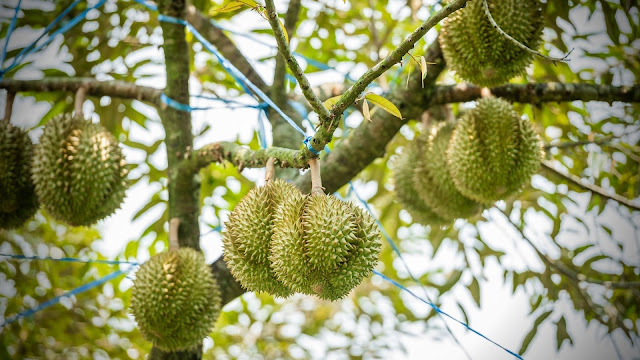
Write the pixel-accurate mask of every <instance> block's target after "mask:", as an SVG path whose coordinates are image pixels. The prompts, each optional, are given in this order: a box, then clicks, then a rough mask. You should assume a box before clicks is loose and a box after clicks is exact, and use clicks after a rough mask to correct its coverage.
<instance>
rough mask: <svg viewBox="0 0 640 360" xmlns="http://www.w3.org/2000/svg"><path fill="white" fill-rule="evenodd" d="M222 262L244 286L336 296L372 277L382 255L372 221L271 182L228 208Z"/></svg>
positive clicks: (353, 209) (327, 198)
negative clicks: (231, 208)
mask: <svg viewBox="0 0 640 360" xmlns="http://www.w3.org/2000/svg"><path fill="white" fill-rule="evenodd" d="M225 227H226V230H225V232H224V233H223V243H224V252H223V256H224V260H225V262H226V264H227V266H228V267H229V269H230V270H231V273H232V274H233V276H234V277H235V279H236V280H237V281H238V282H239V283H240V284H241V285H242V286H243V287H244V288H246V289H247V290H249V291H256V292H261V291H264V292H268V293H270V294H272V295H275V296H280V297H287V296H289V295H291V294H293V293H295V292H299V293H303V294H308V295H317V296H318V297H320V298H322V299H327V300H337V299H340V298H343V297H344V296H346V295H347V294H348V293H349V292H350V291H351V290H352V289H353V288H354V287H356V286H357V285H358V284H360V282H361V281H362V280H363V279H364V278H365V277H366V276H368V275H369V274H370V273H371V271H372V270H373V267H374V266H375V264H376V263H377V260H378V255H379V253H380V233H379V231H378V228H377V226H376V222H375V219H373V217H371V215H369V214H368V213H366V212H364V211H362V209H360V208H359V207H357V206H355V205H353V204H351V203H349V202H344V201H341V200H339V199H338V198H336V197H334V196H332V195H325V194H312V195H305V194H302V193H301V192H300V191H299V190H298V189H297V188H296V187H295V186H293V185H291V184H289V183H287V182H285V181H282V180H274V181H271V182H269V183H267V184H266V185H265V186H261V187H256V188H254V189H252V190H251V191H250V192H249V193H248V194H247V195H246V196H245V197H244V198H243V199H242V200H241V201H240V202H239V203H238V205H236V207H235V208H234V209H233V211H232V212H231V215H230V216H229V220H228V221H227V223H226V224H225Z"/></svg>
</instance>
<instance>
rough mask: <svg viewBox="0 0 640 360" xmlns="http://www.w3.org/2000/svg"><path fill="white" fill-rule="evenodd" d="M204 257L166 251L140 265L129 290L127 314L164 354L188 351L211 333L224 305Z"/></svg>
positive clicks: (186, 251) (191, 251)
mask: <svg viewBox="0 0 640 360" xmlns="http://www.w3.org/2000/svg"><path fill="white" fill-rule="evenodd" d="M221 304H222V300H221V297H220V289H219V287H218V283H217V282H216V280H215V279H214V277H213V274H212V272H211V268H210V267H209V266H208V265H207V264H206V263H205V261H204V256H203V255H202V253H200V252H199V251H196V250H194V249H192V248H186V247H185V248H180V249H178V250H169V251H167V252H163V253H160V254H157V255H155V256H153V257H152V258H151V259H149V260H148V261H147V262H146V263H144V264H142V265H141V266H140V269H138V271H137V272H136V279H135V281H134V282H133V288H132V289H131V314H132V315H133V317H134V318H135V320H136V322H137V323H138V328H139V329H140V332H141V333H142V335H143V337H144V338H145V339H147V340H148V341H150V342H152V343H153V345H155V346H157V347H158V348H160V349H161V350H164V351H176V350H186V349H190V348H193V347H195V346H197V345H198V344H199V343H200V342H201V341H202V339H203V338H204V337H205V336H207V335H209V333H210V332H211V329H212V328H213V325H214V324H215V322H216V319H217V318H218V315H219V314H220V309H221V307H222V305H221Z"/></svg>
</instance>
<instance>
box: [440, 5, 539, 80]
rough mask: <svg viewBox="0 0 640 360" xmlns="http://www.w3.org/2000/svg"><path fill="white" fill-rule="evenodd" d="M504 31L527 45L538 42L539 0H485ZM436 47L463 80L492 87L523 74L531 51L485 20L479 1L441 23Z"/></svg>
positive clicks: (487, 19)
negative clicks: (437, 46) (438, 46)
mask: <svg viewBox="0 0 640 360" xmlns="http://www.w3.org/2000/svg"><path fill="white" fill-rule="evenodd" d="M487 3H488V6H489V12H490V13H491V16H492V17H493V19H494V20H495V22H496V23H497V24H498V26H500V28H501V29H502V30H504V32H506V33H507V34H509V35H510V36H512V37H513V38H514V39H516V40H518V41H519V42H520V43H521V44H524V45H526V46H527V47H528V48H530V49H533V50H537V49H538V47H539V46H540V43H541V41H542V29H543V28H544V23H543V22H544V16H542V10H541V8H540V1H539V0H487ZM439 38H440V46H441V48H442V53H443V55H444V58H445V60H446V63H447V65H448V66H449V67H450V68H451V69H453V70H455V72H456V74H457V75H458V76H459V77H461V78H462V79H464V80H467V81H469V82H472V83H474V84H477V85H480V86H496V85H500V84H504V83H506V82H508V81H509V80H510V79H512V78H513V77H515V76H518V75H520V74H522V73H524V71H525V68H526V67H527V65H529V64H530V63H531V61H532V57H533V56H532V54H531V53H529V52H527V51H526V50H523V49H521V48H519V47H518V46H517V45H516V44H514V43H513V42H512V41H511V40H509V39H507V38H506V37H504V36H503V35H502V34H500V33H499V32H498V30H497V29H495V28H494V27H493V26H492V25H491V23H490V22H489V18H488V17H487V16H486V15H485V12H484V9H483V2H482V0H474V1H469V2H468V3H467V4H466V6H465V7H464V8H463V9H461V10H458V11H456V12H455V13H453V14H452V15H451V16H449V17H448V18H447V19H445V20H444V22H443V24H442V29H441V31H440V35H439Z"/></svg>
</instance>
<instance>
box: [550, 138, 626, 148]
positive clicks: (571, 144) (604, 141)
mask: <svg viewBox="0 0 640 360" xmlns="http://www.w3.org/2000/svg"><path fill="white" fill-rule="evenodd" d="M615 138H616V137H615V136H613V135H609V136H605V137H603V138H600V139H597V140H596V139H594V140H580V141H565V142H560V143H556V144H546V145H545V146H544V149H545V150H550V149H552V148H556V149H568V148H574V147H578V146H583V145H589V144H596V145H604V144H609V143H610V142H611V140H613V139H615Z"/></svg>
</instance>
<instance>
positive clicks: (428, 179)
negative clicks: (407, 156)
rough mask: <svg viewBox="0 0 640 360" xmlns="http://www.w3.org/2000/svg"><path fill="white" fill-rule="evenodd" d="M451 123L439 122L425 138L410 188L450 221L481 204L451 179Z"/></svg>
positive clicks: (475, 211) (468, 212) (471, 211)
mask: <svg viewBox="0 0 640 360" xmlns="http://www.w3.org/2000/svg"><path fill="white" fill-rule="evenodd" d="M453 128H454V125H453V124H450V123H446V122H441V123H439V124H438V125H436V126H434V127H432V128H431V129H430V131H428V132H425V133H423V134H421V136H424V137H426V141H425V145H424V147H423V151H422V154H420V156H418V157H417V161H416V163H415V167H416V169H415V174H414V177H413V180H414V187H415V189H416V192H417V194H418V196H419V197H420V199H421V200H422V201H424V203H425V204H426V205H427V206H428V207H429V208H430V209H433V212H435V213H436V214H438V216H440V217H441V218H442V219H446V220H448V221H452V220H455V219H458V218H468V217H471V216H473V215H475V214H477V213H478V212H480V211H481V210H482V205H481V204H479V203H478V202H476V201H474V200H471V199H469V198H468V197H466V196H464V195H462V194H461V193H460V191H458V189H456V186H455V185H454V183H453V180H452V179H451V174H450V173H449V169H448V164H447V147H448V146H449V139H451V133H452V132H453Z"/></svg>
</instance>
